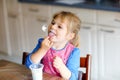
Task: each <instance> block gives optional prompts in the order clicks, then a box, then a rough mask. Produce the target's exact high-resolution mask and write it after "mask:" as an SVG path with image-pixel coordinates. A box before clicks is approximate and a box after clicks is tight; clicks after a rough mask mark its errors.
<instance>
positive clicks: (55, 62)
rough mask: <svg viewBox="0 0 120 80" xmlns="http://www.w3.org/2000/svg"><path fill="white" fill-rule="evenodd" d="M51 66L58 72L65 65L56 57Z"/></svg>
mask: <svg viewBox="0 0 120 80" xmlns="http://www.w3.org/2000/svg"><path fill="white" fill-rule="evenodd" d="M53 66H54V67H55V68H57V69H58V70H60V69H62V67H63V66H65V64H64V63H63V61H62V59H61V58H60V57H58V56H56V57H55V58H54V61H53Z"/></svg>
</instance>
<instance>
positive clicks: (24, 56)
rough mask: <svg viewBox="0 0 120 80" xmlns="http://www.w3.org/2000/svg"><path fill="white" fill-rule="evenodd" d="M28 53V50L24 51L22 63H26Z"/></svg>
mask: <svg viewBox="0 0 120 80" xmlns="http://www.w3.org/2000/svg"><path fill="white" fill-rule="evenodd" d="M27 55H28V52H23V56H22V64H23V65H25V60H26V57H27Z"/></svg>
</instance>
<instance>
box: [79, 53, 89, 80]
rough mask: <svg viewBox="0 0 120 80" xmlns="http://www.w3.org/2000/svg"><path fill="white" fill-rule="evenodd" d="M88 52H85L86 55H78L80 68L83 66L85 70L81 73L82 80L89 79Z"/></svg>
mask: <svg viewBox="0 0 120 80" xmlns="http://www.w3.org/2000/svg"><path fill="white" fill-rule="evenodd" d="M90 64H91V62H90V54H87V55H86V57H80V68H85V69H86V72H85V73H83V75H82V80H89V79H90V71H91V70H90V68H91V66H90Z"/></svg>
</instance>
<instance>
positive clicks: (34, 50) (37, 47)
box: [25, 38, 43, 68]
mask: <svg viewBox="0 0 120 80" xmlns="http://www.w3.org/2000/svg"><path fill="white" fill-rule="evenodd" d="M42 41H43V38H40V39H39V40H38V44H37V45H36V47H35V48H34V49H33V51H32V52H31V53H29V54H28V56H27V57H26V61H25V66H26V67H27V68H29V66H30V65H31V64H34V63H33V62H32V60H31V55H32V54H33V53H35V52H36V51H37V50H38V49H39V48H40V46H41V42H42Z"/></svg>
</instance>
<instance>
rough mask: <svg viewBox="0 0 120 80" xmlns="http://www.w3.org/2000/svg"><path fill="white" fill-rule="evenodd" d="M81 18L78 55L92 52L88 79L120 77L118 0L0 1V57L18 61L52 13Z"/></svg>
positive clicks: (108, 79) (106, 79)
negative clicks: (71, 14)
mask: <svg viewBox="0 0 120 80" xmlns="http://www.w3.org/2000/svg"><path fill="white" fill-rule="evenodd" d="M61 10H65V11H72V12H74V13H75V14H76V15H78V16H79V17H80V19H81V20H82V26H81V32H80V37H81V41H80V43H81V48H80V49H81V56H85V55H86V54H91V56H92V59H91V60H92V61H91V62H92V64H91V80H120V69H119V68H120V63H119V61H120V0H86V1H85V0H0V59H6V60H10V61H13V62H16V63H19V64H21V62H22V53H23V51H26V52H31V51H32V49H33V48H34V47H35V45H36V44H37V40H38V39H39V38H40V37H44V36H45V35H47V32H43V31H42V30H41V27H42V25H47V24H48V23H49V22H50V20H51V17H52V15H53V14H54V13H55V12H58V11H61Z"/></svg>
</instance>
